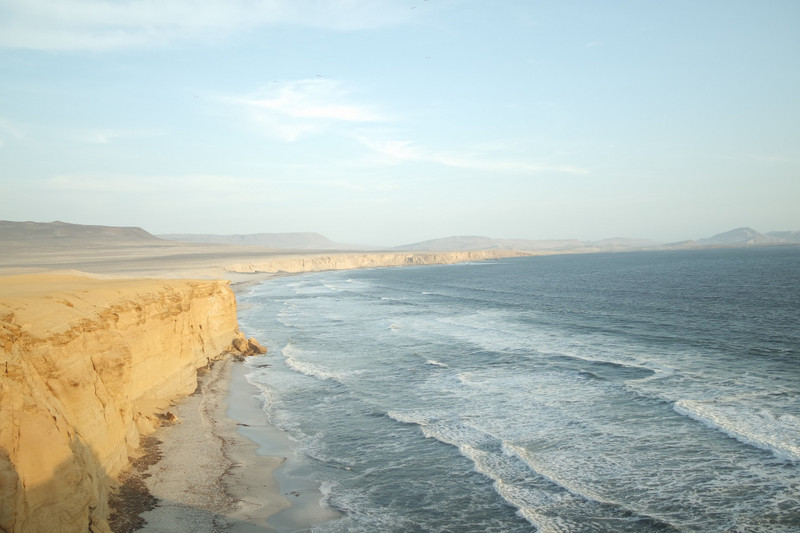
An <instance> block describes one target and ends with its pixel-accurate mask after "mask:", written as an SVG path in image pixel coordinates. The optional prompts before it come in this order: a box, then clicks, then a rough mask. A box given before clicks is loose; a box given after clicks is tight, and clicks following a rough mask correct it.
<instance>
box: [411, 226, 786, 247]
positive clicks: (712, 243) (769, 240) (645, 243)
mask: <svg viewBox="0 0 800 533" xmlns="http://www.w3.org/2000/svg"><path fill="white" fill-rule="evenodd" d="M771 244H772V245H780V244H800V231H773V232H770V233H768V234H763V233H759V232H758V231H756V230H754V229H752V228H748V227H742V228H736V229H733V230H730V231H726V232H723V233H718V234H717V235H714V236H712V237H708V238H705V239H698V240H696V241H695V240H686V241H681V242H675V243H668V244H665V243H659V242H656V241H651V240H648V239H630V238H622V237H617V238H612V239H603V240H600V241H581V240H578V239H561V240H527V239H493V238H490V237H483V236H460V237H445V238H441V239H431V240H428V241H422V242H417V243H413V244H405V245H402V246H396V247H395V249H397V250H419V251H443V252H444V251H452V250H519V251H527V252H618V251H633V250H664V249H682V248H687V249H689V248H699V247H716V246H759V245H771Z"/></svg>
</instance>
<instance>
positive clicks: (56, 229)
mask: <svg viewBox="0 0 800 533" xmlns="http://www.w3.org/2000/svg"><path fill="white" fill-rule="evenodd" d="M160 240H161V239H159V238H158V237H156V236H154V235H151V234H150V233H148V232H146V231H145V230H143V229H142V228H136V227H127V228H126V227H116V226H89V225H82V224H69V223H67V222H60V221H55V222H13V221H10V220H0V243H3V245H4V246H5V245H15V244H17V245H19V244H24V245H33V246H35V245H37V244H48V245H55V244H65V245H75V244H79V243H87V242H93V243H97V244H100V243H123V242H126V243H134V242H146V243H152V242H158V241H160Z"/></svg>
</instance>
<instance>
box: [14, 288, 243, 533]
mask: <svg viewBox="0 0 800 533" xmlns="http://www.w3.org/2000/svg"><path fill="white" fill-rule="evenodd" d="M238 338H241V334H240V333H239V331H238V326H237V321H236V301H235V298H234V295H233V293H232V292H231V290H230V288H229V287H228V285H227V282H221V281H185V280H184V281H161V280H96V279H89V278H79V277H68V276H43V275H30V276H7V277H3V278H0V531H2V532H8V533H10V532H58V531H70V532H72V531H93V532H106V531H109V529H108V524H107V522H106V518H107V516H108V504H107V499H108V490H109V487H110V486H111V483H112V481H111V480H112V478H113V477H114V476H115V475H116V474H118V473H119V472H120V471H121V469H123V468H124V467H125V466H126V465H127V463H128V456H129V453H130V452H131V451H132V450H133V449H135V448H137V447H138V444H139V435H140V433H147V432H149V431H152V429H153V427H154V421H155V420H156V418H155V417H154V416H153V415H154V413H155V411H156V410H157V409H159V408H165V407H167V406H168V404H169V401H170V400H171V399H174V398H176V397H179V396H182V395H186V394H189V393H191V392H193V391H194V389H195V387H196V384H197V369H198V368H200V367H203V366H205V365H206V364H207V363H208V362H209V360H211V359H214V358H216V357H218V356H219V355H220V354H222V353H223V352H225V351H227V350H228V349H229V348H230V346H231V343H232V341H233V340H234V339H238Z"/></svg>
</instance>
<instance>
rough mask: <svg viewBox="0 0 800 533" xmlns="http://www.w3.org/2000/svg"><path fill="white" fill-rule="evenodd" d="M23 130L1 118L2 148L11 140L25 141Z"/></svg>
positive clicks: (0, 134)
mask: <svg viewBox="0 0 800 533" xmlns="http://www.w3.org/2000/svg"><path fill="white" fill-rule="evenodd" d="M25 138H26V136H25V133H24V132H23V131H22V128H21V127H20V126H18V125H17V124H14V123H13V122H11V121H10V120H5V119H3V118H0V148H2V147H4V146H5V145H6V143H7V142H8V141H9V140H10V139H25Z"/></svg>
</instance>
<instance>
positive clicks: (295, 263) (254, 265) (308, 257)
mask: <svg viewBox="0 0 800 533" xmlns="http://www.w3.org/2000/svg"><path fill="white" fill-rule="evenodd" d="M524 255H530V254H526V253H520V252H514V251H508V250H484V251H467V252H386V253H380V252H369V253H361V254H353V253H341V254H336V253H328V254H304V255H297V256H293V255H281V256H276V257H274V258H270V259H268V260H266V261H253V262H251V263H239V264H232V265H228V266H226V269H227V270H228V271H230V272H317V271H321V270H347V269H351V268H371V267H387V266H407V265H440V264H452V263H461V262H464V261H485V260H487V259H499V258H502V257H518V256H524Z"/></svg>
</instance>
